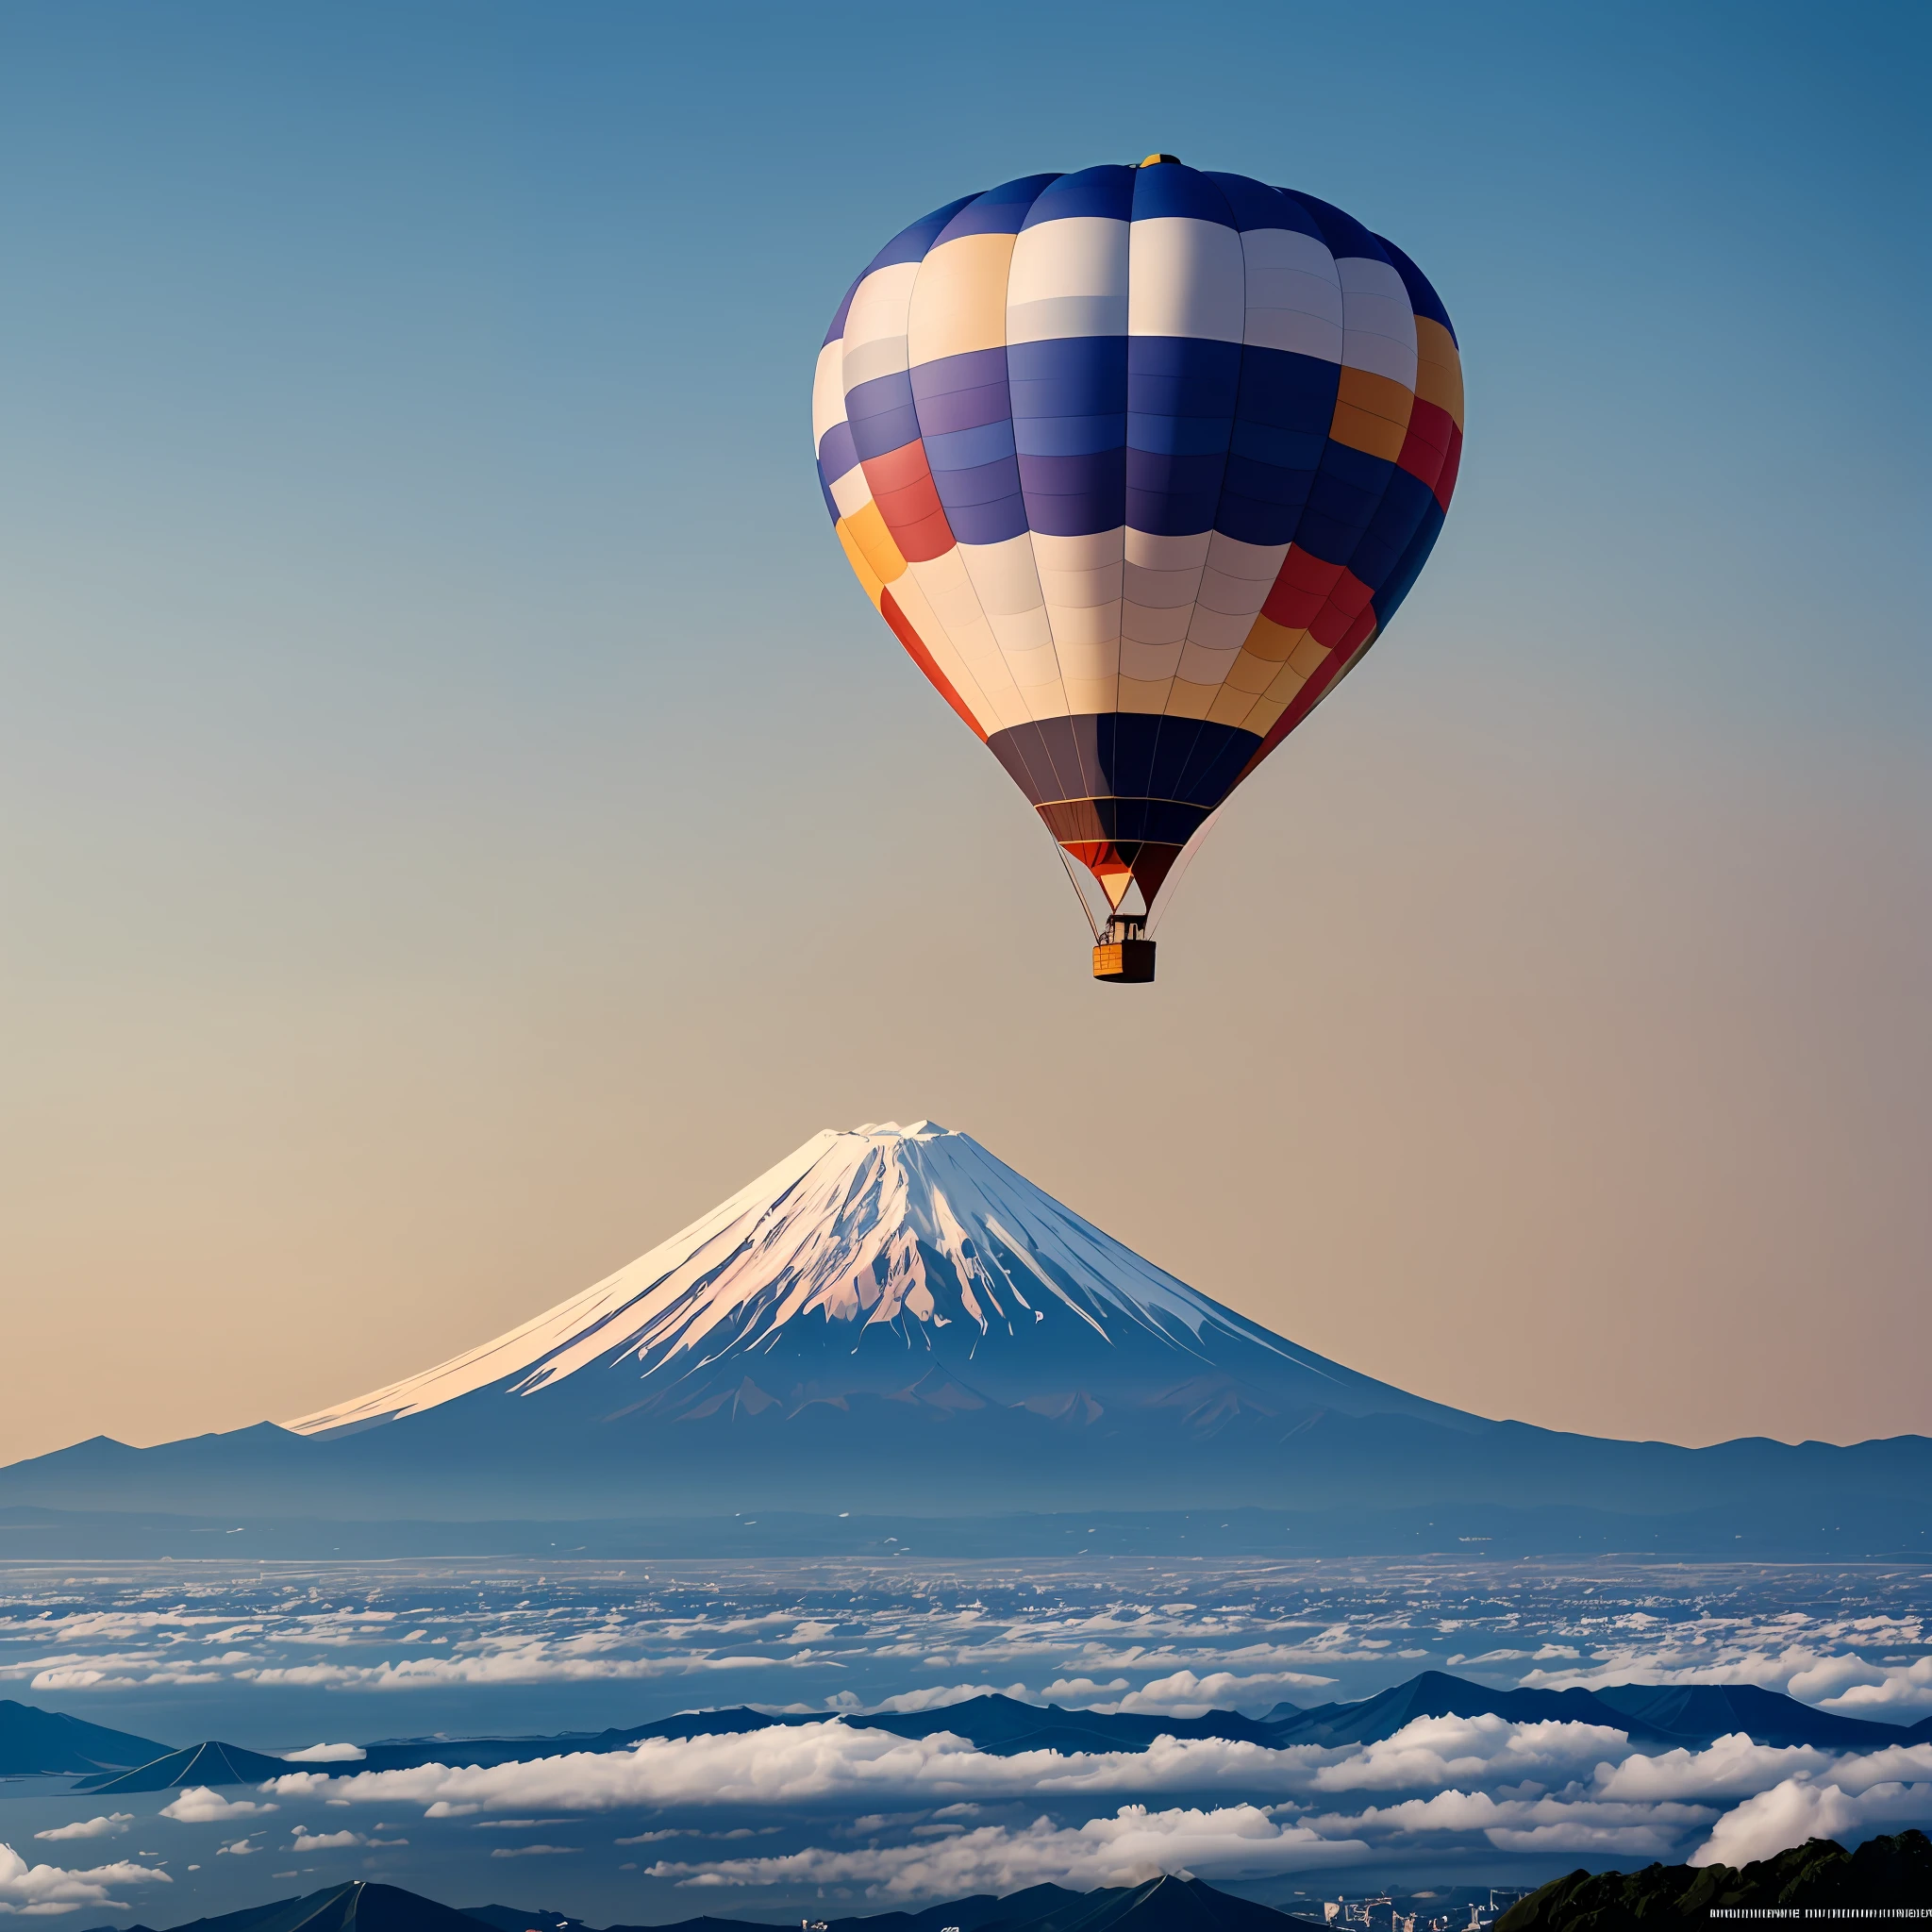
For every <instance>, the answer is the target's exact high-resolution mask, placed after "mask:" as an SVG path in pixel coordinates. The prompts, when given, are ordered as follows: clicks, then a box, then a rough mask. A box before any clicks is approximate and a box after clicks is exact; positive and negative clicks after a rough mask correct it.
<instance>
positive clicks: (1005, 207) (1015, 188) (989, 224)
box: [933, 175, 1060, 247]
mask: <svg viewBox="0 0 1932 1932" xmlns="http://www.w3.org/2000/svg"><path fill="white" fill-rule="evenodd" d="M1059 178H1060V177H1059V176H1058V175H1022V176H1021V178H1020V179H1019V180H1017V181H1002V182H1001V183H1000V185H999V186H998V187H997V188H989V189H988V190H987V191H986V192H985V193H984V194H982V195H979V196H978V197H977V198H976V199H974V201H973V202H971V203H970V204H969V205H968V206H967V207H965V208H961V209H960V210H959V212H958V214H956V215H955V216H954V217H953V219H952V220H951V221H950V222H948V223H947V224H946V225H945V227H944V229H943V230H942V231H941V234H940V236H939V238H938V242H934V244H933V245H934V246H935V247H937V246H938V245H939V242H951V241H954V240H956V239H957V238H958V237H959V236H961V235H1017V234H1018V233H1019V232H1020V224H1021V223H1022V222H1024V220H1025V219H1026V210H1027V209H1028V208H1031V207H1032V206H1033V204H1034V202H1035V201H1037V200H1038V199H1039V198H1040V195H1041V192H1042V191H1043V190H1045V189H1047V188H1049V187H1051V186H1052V185H1053V183H1054V182H1056V181H1058V179H1059Z"/></svg>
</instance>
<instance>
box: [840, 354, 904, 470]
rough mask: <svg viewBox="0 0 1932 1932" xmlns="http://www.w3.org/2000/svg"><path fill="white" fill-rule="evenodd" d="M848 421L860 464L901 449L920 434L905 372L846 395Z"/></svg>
mask: <svg viewBox="0 0 1932 1932" xmlns="http://www.w3.org/2000/svg"><path fill="white" fill-rule="evenodd" d="M845 419H846V421H847V422H848V423H850V424H851V425H852V441H853V445H854V447H855V448H856V449H857V450H858V457H859V460H860V461H861V462H869V461H871V459H872V458H874V457H882V456H884V455H885V454H886V452H887V451H888V450H894V449H899V448H902V447H903V446H904V445H905V444H907V443H908V442H910V441H913V440H914V438H916V437H917V436H918V434H919V416H918V412H917V411H916V410H915V409H914V408H913V407H912V379H911V377H910V376H908V375H906V374H905V372H904V371H903V370H902V371H900V372H899V373H897V374H895V375H875V376H874V377H873V379H872V380H871V381H870V382H861V383H860V384H859V385H858V388H857V389H853V390H848V391H846V393H845Z"/></svg>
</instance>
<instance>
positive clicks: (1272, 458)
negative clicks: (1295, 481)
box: [1228, 419, 1328, 474]
mask: <svg viewBox="0 0 1932 1932" xmlns="http://www.w3.org/2000/svg"><path fill="white" fill-rule="evenodd" d="M1327 441H1328V438H1327V435H1326V433H1325V431H1324V430H1321V429H1278V428H1276V427H1275V425H1274V424H1273V423H1243V422H1241V421H1240V420H1239V419H1237V421H1236V423H1235V425H1234V434H1233V435H1232V436H1231V437H1230V438H1229V440H1228V454H1229V456H1230V457H1240V458H1241V459H1242V460H1243V461H1244V462H1251V463H1260V464H1262V465H1264V466H1266V467H1267V468H1270V469H1276V470H1306V471H1307V472H1309V473H1310V474H1312V473H1313V471H1314V469H1315V467H1316V466H1317V464H1319V463H1320V462H1321V460H1322V452H1323V450H1324V448H1325V447H1326V445H1327Z"/></svg>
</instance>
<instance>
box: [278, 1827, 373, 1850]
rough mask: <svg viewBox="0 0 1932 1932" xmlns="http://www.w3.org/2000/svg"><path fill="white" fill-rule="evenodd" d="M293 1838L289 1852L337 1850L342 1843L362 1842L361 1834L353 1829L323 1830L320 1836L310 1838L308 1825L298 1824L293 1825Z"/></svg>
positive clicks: (356, 1843)
mask: <svg viewBox="0 0 1932 1932" xmlns="http://www.w3.org/2000/svg"><path fill="white" fill-rule="evenodd" d="M294 1839H295V1841H294V1843H293V1844H291V1846H290V1847H289V1849H290V1850H291V1852H333V1851H339V1850H340V1849H341V1847H342V1846H343V1845H359V1844H361V1843H362V1842H363V1839H362V1836H361V1834H360V1833H359V1832H354V1831H328V1832H324V1833H323V1835H322V1836H321V1837H320V1838H310V1837H309V1836H308V1827H307V1826H306V1825H300V1824H298V1825H296V1827H295V1831H294Z"/></svg>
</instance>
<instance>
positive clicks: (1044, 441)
mask: <svg viewBox="0 0 1932 1932" xmlns="http://www.w3.org/2000/svg"><path fill="white" fill-rule="evenodd" d="M1090 172H1098V171H1090ZM1122 172H1125V171H1122ZM1068 178H1069V179H1071V178H1073V177H1071V176H1069V177H1068ZM1062 185H1063V184H1062V183H1059V182H1056V183H1055V185H1054V186H1053V187H1052V188H1050V189H1048V190H1047V192H1046V194H1043V195H1041V202H1044V201H1045V200H1046V199H1047V196H1048V195H1052V194H1056V193H1058V192H1059V189H1060V187H1061V186H1062ZM1040 205H1041V203H1040V202H1036V203H1035V204H1034V206H1035V208H1039V206H1040ZM1007 368H1008V375H1009V378H1010V383H1011V389H1012V398H1013V440H1014V444H1015V446H1016V448H1017V449H1018V451H1019V456H1020V483H1021V487H1022V489H1023V490H1024V492H1025V497H1026V521H1027V523H1028V525H1030V526H1031V527H1032V528H1034V529H1035V530H1038V531H1040V532H1041V534H1042V535H1044V536H1049V537H1088V536H1092V535H1094V534H1095V533H1096V532H1098V531H1102V530H1114V529H1118V528H1119V527H1120V525H1121V523H1122V520H1123V518H1124V513H1125V504H1126V452H1125V443H1126V434H1127V341H1126V338H1125V337H1124V336H1074V337H1064V338H1060V339H1058V340H1055V341H1044V342H1011V343H1008V347H1007Z"/></svg>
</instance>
